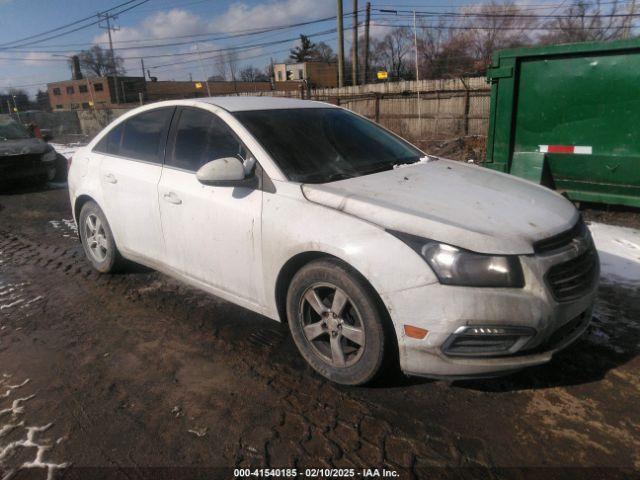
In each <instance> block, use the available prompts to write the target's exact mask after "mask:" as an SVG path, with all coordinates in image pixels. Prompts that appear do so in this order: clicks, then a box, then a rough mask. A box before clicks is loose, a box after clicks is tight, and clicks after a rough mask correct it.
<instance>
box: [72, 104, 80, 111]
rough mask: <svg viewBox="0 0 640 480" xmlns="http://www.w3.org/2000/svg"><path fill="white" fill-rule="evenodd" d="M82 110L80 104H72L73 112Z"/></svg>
mask: <svg viewBox="0 0 640 480" xmlns="http://www.w3.org/2000/svg"><path fill="white" fill-rule="evenodd" d="M79 108H80V104H79V103H72V104H71V110H78V109H79Z"/></svg>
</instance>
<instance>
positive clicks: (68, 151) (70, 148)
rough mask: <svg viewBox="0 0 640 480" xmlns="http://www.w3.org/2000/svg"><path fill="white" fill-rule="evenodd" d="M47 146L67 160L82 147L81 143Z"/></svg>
mask: <svg viewBox="0 0 640 480" xmlns="http://www.w3.org/2000/svg"><path fill="white" fill-rule="evenodd" d="M49 145H51V146H52V147H53V148H54V149H55V150H56V152H58V153H59V154H60V155H62V156H63V157H65V158H67V159H68V158H69V157H72V156H73V155H75V153H76V152H77V151H78V149H79V148H80V147H83V146H84V144H83V143H49Z"/></svg>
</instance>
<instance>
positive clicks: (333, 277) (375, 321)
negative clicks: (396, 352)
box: [287, 259, 394, 385]
mask: <svg viewBox="0 0 640 480" xmlns="http://www.w3.org/2000/svg"><path fill="white" fill-rule="evenodd" d="M380 304H381V302H380V301H379V299H378V298H377V295H376V293H375V292H374V291H373V290H372V288H371V287H370V286H369V285H368V284H367V282H366V281H365V280H364V279H363V278H362V277H361V276H360V275H359V274H358V273H357V272H355V271H354V270H353V269H351V268H350V267H349V266H348V265H346V264H344V263H343V262H341V261H339V260H337V259H320V260H315V261H313V262H311V263H309V264H307V265H305V266H304V267H302V269H300V270H299V271H298V272H297V273H296V274H295V275H294V277H293V279H292V281H291V284H290V286H289V291H288V293H287V318H288V322H289V327H290V329H291V334H292V336H293V340H294V341H295V343H296V346H297V347H298V350H299V351H300V353H301V354H302V356H303V357H304V358H305V360H306V361H307V362H308V363H309V365H311V367H312V368H313V369H314V370H315V371H316V372H318V373H319V374H320V375H322V376H323V377H325V378H327V379H329V380H331V381H332V382H335V383H339V384H342V385H362V384H365V383H368V382H371V381H372V380H374V379H375V378H376V377H377V376H378V374H379V373H380V372H381V370H382V369H383V365H384V364H385V360H386V357H387V356H388V355H387V353H388V352H389V351H391V350H392V348H391V345H390V343H391V342H393V341H394V338H393V336H392V335H388V334H387V333H386V331H385V322H386V320H387V318H386V314H385V312H384V311H383V310H382V308H381V305H380Z"/></svg>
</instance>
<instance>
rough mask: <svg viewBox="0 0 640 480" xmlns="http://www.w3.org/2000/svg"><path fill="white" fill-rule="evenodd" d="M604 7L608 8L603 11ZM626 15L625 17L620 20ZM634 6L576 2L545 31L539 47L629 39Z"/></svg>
mask: <svg viewBox="0 0 640 480" xmlns="http://www.w3.org/2000/svg"><path fill="white" fill-rule="evenodd" d="M603 5H607V7H606V8H605V7H603ZM625 13H628V14H630V15H627V16H619V15H621V14H625ZM633 14H635V9H634V4H633V3H632V4H630V5H626V8H625V6H621V5H620V3H618V2H617V1H614V2H613V3H611V2H610V1H607V2H601V1H600V0H597V1H578V2H576V3H574V4H572V5H570V6H569V7H567V8H566V9H565V10H564V11H563V12H562V14H561V16H559V17H558V18H556V19H553V20H551V21H549V22H547V23H546V24H545V25H544V27H546V28H548V30H547V31H548V33H546V34H545V35H543V36H541V37H540V41H541V42H542V43H545V44H548V43H568V42H589V41H602V40H616V39H619V38H623V37H628V36H629V32H630V30H631V29H632V27H633V25H632V22H633Z"/></svg>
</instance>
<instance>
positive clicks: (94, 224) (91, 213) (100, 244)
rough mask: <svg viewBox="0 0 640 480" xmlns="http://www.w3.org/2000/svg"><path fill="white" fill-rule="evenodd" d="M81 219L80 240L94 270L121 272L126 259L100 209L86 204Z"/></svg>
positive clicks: (79, 226) (81, 212)
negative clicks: (119, 249)
mask: <svg viewBox="0 0 640 480" xmlns="http://www.w3.org/2000/svg"><path fill="white" fill-rule="evenodd" d="M79 218H80V221H79V224H78V229H79V231H80V240H81V241H82V246H83V248H84V252H85V254H86V255H87V259H88V260H89V262H91V265H92V266H93V268H95V269H96V270H97V271H99V272H101V273H112V272H116V271H118V270H121V269H122V266H123V263H124V259H123V258H122V256H121V255H120V252H119V251H118V248H117V247H116V242H115V240H114V238H113V233H112V232H111V227H109V222H107V218H106V217H105V215H104V213H103V212H102V210H101V209H100V207H99V206H98V205H97V204H96V203H95V202H93V201H89V202H87V203H85V204H84V205H83V206H82V210H80V217H79Z"/></svg>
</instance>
